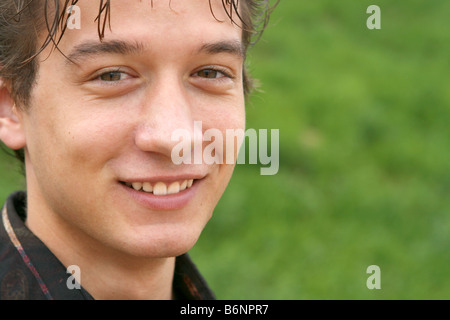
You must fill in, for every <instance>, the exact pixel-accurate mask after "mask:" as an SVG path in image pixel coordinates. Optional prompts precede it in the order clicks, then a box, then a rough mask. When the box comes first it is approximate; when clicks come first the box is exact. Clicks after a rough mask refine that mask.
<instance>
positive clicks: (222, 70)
mask: <svg viewBox="0 0 450 320" xmlns="http://www.w3.org/2000/svg"><path fill="white" fill-rule="evenodd" d="M202 71H203V72H204V71H213V72H218V73H221V74H222V75H223V77H219V78H206V77H204V78H203V79H213V80H220V79H222V78H229V79H234V77H233V76H232V75H231V74H230V72H229V71H228V69H226V68H222V67H217V66H214V67H213V66H211V67H203V68H202V69H201V70H198V71H196V72H194V74H193V75H197V74H198V73H200V72H202Z"/></svg>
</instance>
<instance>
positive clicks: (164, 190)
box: [120, 179, 196, 196]
mask: <svg viewBox="0 0 450 320" xmlns="http://www.w3.org/2000/svg"><path fill="white" fill-rule="evenodd" d="M195 181H196V180H195V179H186V180H180V181H174V182H171V183H167V184H166V183H165V182H155V183H152V182H123V181H121V182H120V183H122V184H123V185H125V186H127V187H129V188H132V189H134V190H136V191H140V192H145V193H152V194H154V195H155V196H165V195H169V194H177V193H180V192H181V191H184V190H186V189H189V188H190V187H192V185H193V184H194V182H195Z"/></svg>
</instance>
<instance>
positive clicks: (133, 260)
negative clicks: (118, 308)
mask: <svg viewBox="0 0 450 320" xmlns="http://www.w3.org/2000/svg"><path fill="white" fill-rule="evenodd" d="M15 2H16V1H13V0H1V1H0V4H1V8H2V9H1V10H3V12H2V13H1V14H2V15H3V17H2V19H1V22H0V33H1V36H0V37H1V39H0V43H1V45H0V47H1V48H2V49H1V50H2V51H1V57H0V59H1V60H0V68H1V72H0V76H1V78H0V88H1V90H0V139H1V140H2V141H3V143H4V144H5V145H6V146H8V147H9V148H11V149H13V150H22V151H23V155H24V163H25V172H26V184H27V192H26V193H24V192H19V193H15V194H13V195H11V196H10V197H9V199H8V200H7V203H6V204H5V205H4V207H3V209H2V212H1V215H2V220H1V224H0V294H1V296H0V298H1V299H93V298H94V299H212V298H214V295H213V293H212V292H211V290H210V289H209V288H208V286H207V285H206V283H205V281H204V280H203V279H202V277H201V275H200V274H199V273H198V271H197V270H196V268H195V266H194V265H193V264H192V262H191V261H190V259H189V257H188V256H187V255H186V252H188V251H189V250H190V248H192V246H193V245H194V244H195V242H196V241H197V239H198V237H199V235H200V233H201V231H202V230H203V228H204V226H205V224H206V223H207V222H208V220H209V219H210V218H211V215H212V212H213V209H214V207H215V206H216V204H217V202H218V200H219V198H220V197H221V195H222V193H223V192H224V190H225V188H226V186H227V184H228V181H229V179H230V177H231V175H232V171H233V168H234V165H231V164H226V163H225V162H224V163H223V164H217V163H214V164H206V163H205V162H202V163H201V164H192V165H188V164H180V165H176V164H174V162H173V161H172V158H171V153H172V150H173V148H174V146H175V145H176V144H177V143H178V142H179V141H174V140H173V139H172V133H173V132H174V131H175V130H179V129H184V130H187V131H188V132H192V135H191V137H192V139H191V141H189V143H190V144H191V145H192V146H194V145H195V144H198V143H200V144H202V141H201V135H202V132H195V130H196V129H197V130H198V127H196V126H194V122H195V121H201V124H202V127H201V128H202V130H203V132H204V131H205V130H208V129H210V128H214V129H218V130H220V131H221V132H223V133H224V134H223V136H225V130H227V129H244V126H245V105H244V100H245V98H244V96H245V92H246V90H247V89H248V84H247V83H248V79H247V78H246V75H245V70H244V66H243V65H244V60H245V54H246V50H247V48H248V45H249V41H250V39H251V38H252V32H253V31H254V25H255V24H256V23H257V21H256V20H257V16H258V15H261V14H262V15H263V16H264V17H267V16H268V15H267V12H268V11H267V9H268V8H267V6H266V8H265V9H264V8H262V9H261V11H258V10H257V9H258V8H259V6H258V5H261V4H264V1H254V0H246V1H244V0H241V1H226V0H223V1H222V0H210V1H208V0H183V1H169V0H155V1H146V0H145V1H138V0H115V1H93V0H81V1H72V2H71V1H43V0H40V1H38V0H34V1H25V2H29V3H25V4H22V6H23V8H17V7H16V6H15V4H14V3H15ZM71 4H76V7H70V5H71ZM74 19H79V21H74ZM8 37H9V38H8ZM199 137H200V138H199ZM199 139H200V140H199ZM224 145H225V144H224ZM204 146H205V142H203V147H204ZM192 150H193V149H192ZM219 153H220V152H219ZM18 154H20V152H18ZM183 156H186V155H183ZM71 272H74V275H73V276H72V275H71ZM73 278H76V279H77V280H78V281H79V283H78V282H74V281H73ZM80 285H81V286H80Z"/></svg>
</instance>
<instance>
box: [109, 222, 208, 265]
mask: <svg viewBox="0 0 450 320" xmlns="http://www.w3.org/2000/svg"><path fill="white" fill-rule="evenodd" d="M161 229H162V230H157V231H155V232H141V233H136V232H135V233H133V234H131V235H130V236H129V237H128V239H127V241H124V242H122V241H120V242H119V244H118V246H119V248H117V246H116V248H117V249H119V250H120V251H122V252H126V253H127V254H128V255H130V256H134V257H137V258H168V257H177V256H179V255H182V254H184V253H186V252H188V251H189V250H191V249H192V247H193V246H194V245H195V244H196V243H197V240H198V238H199V237H200V234H201V230H198V229H194V228H184V229H182V230H180V228H167V229H169V230H165V229H166V228H161Z"/></svg>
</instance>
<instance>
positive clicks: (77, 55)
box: [67, 40, 145, 62]
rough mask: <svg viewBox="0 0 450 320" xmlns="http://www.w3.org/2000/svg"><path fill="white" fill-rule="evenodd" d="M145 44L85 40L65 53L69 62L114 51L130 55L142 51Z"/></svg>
mask: <svg viewBox="0 0 450 320" xmlns="http://www.w3.org/2000/svg"><path fill="white" fill-rule="evenodd" d="M144 48H145V46H144V45H143V44H142V43H139V42H126V41H122V40H110V41H102V42H97V41H86V42H83V43H81V44H79V45H76V46H75V48H74V49H72V51H71V52H70V54H68V55H67V58H68V60H69V62H77V61H80V60H84V59H86V58H89V57H91V56H97V55H101V54H104V53H115V54H122V55H131V54H137V53H142V52H143V51H144Z"/></svg>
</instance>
